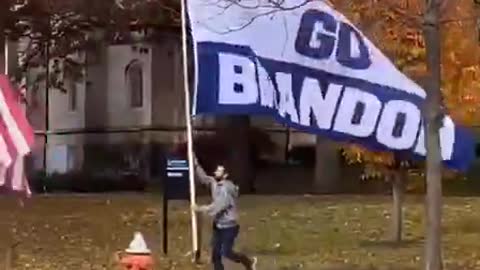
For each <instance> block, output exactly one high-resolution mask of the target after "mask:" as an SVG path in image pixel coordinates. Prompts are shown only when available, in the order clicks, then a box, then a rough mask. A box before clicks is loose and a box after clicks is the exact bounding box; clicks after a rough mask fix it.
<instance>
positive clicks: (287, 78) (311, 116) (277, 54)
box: [188, 0, 474, 170]
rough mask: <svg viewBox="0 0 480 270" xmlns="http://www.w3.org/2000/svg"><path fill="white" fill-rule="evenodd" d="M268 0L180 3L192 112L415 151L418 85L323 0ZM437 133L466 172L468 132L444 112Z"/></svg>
mask: <svg viewBox="0 0 480 270" xmlns="http://www.w3.org/2000/svg"><path fill="white" fill-rule="evenodd" d="M263 2H265V3H264V4H262V3H263ZM269 3H270V2H268V1H262V0H260V1H258V0H256V1H241V2H236V1H230V0H225V1H222V0H221V1H218V0H189V1H188V11H189V18H190V24H191V28H192V35H193V39H194V48H195V57H196V59H195V62H196V84H197V87H196V96H195V104H194V106H195V113H196V114H249V115H257V114H262V115H271V116H273V117H275V118H276V119H277V120H278V121H279V122H281V123H283V124H285V125H288V126H290V127H293V128H295V129H298V130H301V131H304V132H307V133H312V134H317V135H321V136H325V137H328V138H330V139H333V140H337V141H342V142H351V143H357V144H360V145H363V146H365V147H367V148H369V149H372V150H381V151H392V152H396V153H399V154H408V155H410V154H413V155H414V156H415V157H417V158H424V156H425V155H426V150H425V134H424V128H423V127H424V120H423V118H422V114H421V108H422V106H423V104H424V102H425V98H426V93H425V91H424V90H423V89H422V88H421V87H420V86H418V85H417V84H416V83H415V82H413V81H412V80H410V79H409V78H407V77H406V76H405V75H404V74H402V73H401V72H400V71H399V70H398V69H397V68H396V67H395V66H394V65H393V64H392V63H391V61H390V60H389V59H388V58H387V57H386V56H385V55H383V54H382V53H381V52H380V50H379V49H377V48H376V47H375V46H374V45H373V44H372V43H371V42H370V41H369V40H368V39H367V38H366V37H365V36H364V35H363V34H362V33H361V32H360V31H359V30H358V29H357V28H355V26H354V25H352V24H351V23H350V22H349V21H348V20H347V19H346V18H345V17H344V16H343V15H342V14H340V13H339V12H337V11H335V10H334V9H333V8H332V7H330V6H329V5H328V4H326V3H325V1H311V2H305V3H304V4H303V5H299V4H298V1H296V0H285V1H282V5H283V7H284V8H283V9H282V10H279V9H278V7H276V6H275V5H273V6H272V5H271V4H269ZM249 4H251V6H249ZM275 9H277V10H276V11H275ZM440 137H441V138H440V140H441V152H442V157H443V160H444V162H445V164H446V165H447V166H449V167H451V168H454V169H460V170H464V169H466V168H467V167H468V165H469V163H470V162H471V161H472V159H473V157H474V151H473V149H474V147H473V140H472V138H471V137H470V135H469V134H468V132H466V131H465V130H464V129H462V128H461V127H458V126H456V125H455V124H454V122H453V121H452V119H451V118H450V117H449V116H445V117H444V119H443V127H442V128H441V129H440Z"/></svg>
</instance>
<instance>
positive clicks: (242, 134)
mask: <svg viewBox="0 0 480 270" xmlns="http://www.w3.org/2000/svg"><path fill="white" fill-rule="evenodd" d="M219 120H220V121H219V122H220V132H221V133H222V138H223V139H224V141H225V142H226V144H227V145H226V146H227V147H228V152H229V156H228V158H227V160H226V164H225V165H226V167H227V170H228V171H229V173H230V176H231V179H232V180H233V181H235V183H236V184H238V185H239V187H240V191H241V192H242V193H250V192H252V191H253V190H254V173H253V164H252V160H251V158H250V150H251V149H250V147H249V146H250V143H249V138H248V130H249V127H250V117H248V116H243V115H232V116H227V117H225V118H224V119H219Z"/></svg>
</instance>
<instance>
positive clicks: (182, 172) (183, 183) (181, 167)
mask: <svg viewBox="0 0 480 270" xmlns="http://www.w3.org/2000/svg"><path fill="white" fill-rule="evenodd" d="M165 172H166V174H165V178H164V186H163V252H164V254H167V253H168V201H169V200H177V201H190V186H189V185H190V182H189V166H188V161H187V160H185V159H178V158H169V159H167V162H166V170H165ZM197 234H198V237H200V235H199V231H198V232H197ZM196 256H199V254H198V255H196Z"/></svg>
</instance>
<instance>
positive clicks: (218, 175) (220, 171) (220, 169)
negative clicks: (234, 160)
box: [213, 165, 228, 181]
mask: <svg viewBox="0 0 480 270" xmlns="http://www.w3.org/2000/svg"><path fill="white" fill-rule="evenodd" d="M213 177H215V180H217V181H221V180H224V179H226V178H227V177H228V173H227V170H226V169H225V166H223V165H217V168H216V169H215V171H214V172H213Z"/></svg>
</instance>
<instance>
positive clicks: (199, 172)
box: [193, 156, 215, 185]
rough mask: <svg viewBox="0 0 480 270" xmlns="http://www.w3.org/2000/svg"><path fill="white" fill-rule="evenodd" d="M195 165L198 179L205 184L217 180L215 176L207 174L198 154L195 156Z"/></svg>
mask: <svg viewBox="0 0 480 270" xmlns="http://www.w3.org/2000/svg"><path fill="white" fill-rule="evenodd" d="M193 166H194V168H195V173H196V174H197V177H196V179H198V181H199V182H200V183H202V184H204V185H210V184H212V183H213V182H215V179H213V177H211V176H209V175H207V173H206V172H205V170H204V169H203V168H202V166H201V165H200V164H199V163H198V159H197V157H196V156H194V157H193Z"/></svg>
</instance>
